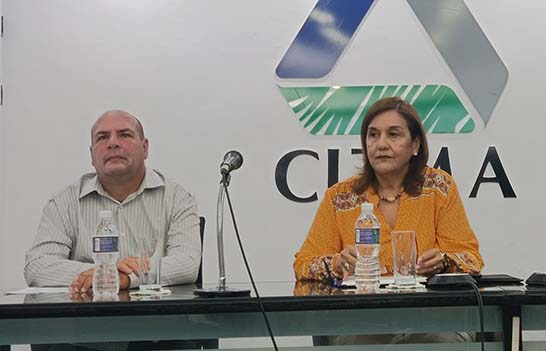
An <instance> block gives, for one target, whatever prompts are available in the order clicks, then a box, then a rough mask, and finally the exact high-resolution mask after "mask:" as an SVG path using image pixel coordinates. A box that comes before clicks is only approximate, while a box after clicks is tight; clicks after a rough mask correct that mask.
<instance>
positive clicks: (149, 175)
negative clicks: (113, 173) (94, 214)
mask: <svg viewBox="0 0 546 351" xmlns="http://www.w3.org/2000/svg"><path fill="white" fill-rule="evenodd" d="M162 186H165V179H164V177H163V175H162V174H161V173H159V172H157V171H156V170H150V169H148V168H147V169H146V174H145V175H144V179H143V180H142V184H140V187H139V188H138V190H137V191H136V192H135V193H134V195H135V196H137V195H139V194H140V193H142V192H143V191H144V190H146V189H154V188H159V187H162ZM80 189H81V190H80V199H81V198H83V197H85V196H87V195H89V194H91V193H93V192H97V193H98V194H100V195H102V196H107V197H110V196H109V195H108V193H107V192H106V191H105V190H104V188H103V187H102V185H101V183H100V181H99V178H98V176H97V173H95V172H93V173H87V174H84V175H83V176H82V178H81V188H80ZM130 197H131V196H130Z"/></svg>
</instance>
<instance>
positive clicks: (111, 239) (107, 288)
mask: <svg viewBox="0 0 546 351" xmlns="http://www.w3.org/2000/svg"><path fill="white" fill-rule="evenodd" d="M118 240H119V231H118V229H117V227H116V226H115V225H114V221H113V219H112V211H99V225H98V226H97V231H96V233H95V236H94V237H93V260H94V261H95V273H94V275H93V296H94V297H98V296H113V295H115V296H117V294H118V292H119V274H118V267H117V262H118V258H119V247H118Z"/></svg>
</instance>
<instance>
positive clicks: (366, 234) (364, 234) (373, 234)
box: [355, 228, 379, 244]
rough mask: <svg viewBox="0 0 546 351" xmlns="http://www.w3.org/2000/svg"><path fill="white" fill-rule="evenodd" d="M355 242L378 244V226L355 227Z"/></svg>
mask: <svg viewBox="0 0 546 351" xmlns="http://www.w3.org/2000/svg"><path fill="white" fill-rule="evenodd" d="M355 243H356V244H379V228H355Z"/></svg>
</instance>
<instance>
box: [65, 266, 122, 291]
mask: <svg viewBox="0 0 546 351" xmlns="http://www.w3.org/2000/svg"><path fill="white" fill-rule="evenodd" d="M94 273H95V268H91V269H88V270H86V271H83V272H81V273H80V274H78V276H77V277H76V279H74V281H72V284H70V286H69V287H68V292H69V293H71V294H75V293H80V294H84V293H87V292H90V291H91V287H92V286H93V274H94ZM118 273H119V288H120V290H126V289H129V286H130V285H131V279H130V278H129V274H126V273H123V272H118Z"/></svg>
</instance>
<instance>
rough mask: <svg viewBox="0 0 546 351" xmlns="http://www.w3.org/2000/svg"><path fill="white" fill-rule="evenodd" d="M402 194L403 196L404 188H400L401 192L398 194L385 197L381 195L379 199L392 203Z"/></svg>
mask: <svg viewBox="0 0 546 351" xmlns="http://www.w3.org/2000/svg"><path fill="white" fill-rule="evenodd" d="M401 196H402V190H400V192H399V193H398V194H396V196H388V197H383V196H381V195H379V200H380V201H385V202H388V203H390V204H392V203H394V202H395V201H396V200H398V199H399V198H400V197H401Z"/></svg>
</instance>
